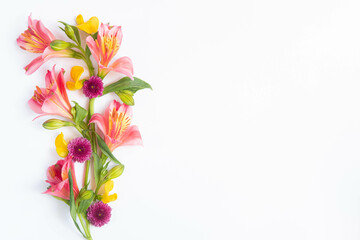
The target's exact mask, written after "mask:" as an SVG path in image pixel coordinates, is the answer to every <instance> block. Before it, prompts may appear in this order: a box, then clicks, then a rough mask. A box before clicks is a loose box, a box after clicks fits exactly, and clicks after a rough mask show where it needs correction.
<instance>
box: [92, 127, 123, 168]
mask: <svg viewBox="0 0 360 240" xmlns="http://www.w3.org/2000/svg"><path fill="white" fill-rule="evenodd" d="M96 137H97V140H98V145H99V147H100V149H101V151H102V152H103V153H104V154H105V155H106V156H107V157H108V158H110V159H111V160H112V161H113V162H114V163H116V164H121V163H120V162H119V161H118V160H117V159H116V157H115V156H114V155H113V154H112V152H111V151H110V149H109V147H108V146H107V145H106V143H105V141H104V140H103V139H102V138H101V137H100V136H99V135H98V134H97V133H96Z"/></svg>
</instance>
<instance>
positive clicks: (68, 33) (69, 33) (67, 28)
mask: <svg viewBox="0 0 360 240" xmlns="http://www.w3.org/2000/svg"><path fill="white" fill-rule="evenodd" d="M65 34H66V36H68V37H69V38H70V39H71V40H73V41H76V40H75V39H76V38H75V33H74V29H73V28H72V27H70V25H68V24H66V25H65Z"/></svg>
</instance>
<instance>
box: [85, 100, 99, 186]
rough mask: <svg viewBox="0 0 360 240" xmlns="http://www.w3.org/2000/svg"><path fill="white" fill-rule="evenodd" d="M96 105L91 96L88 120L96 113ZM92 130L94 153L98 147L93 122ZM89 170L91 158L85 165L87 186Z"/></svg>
mask: <svg viewBox="0 0 360 240" xmlns="http://www.w3.org/2000/svg"><path fill="white" fill-rule="evenodd" d="M94 105H95V98H91V99H90V100H89V115H88V122H89V120H90V118H91V116H92V115H93V114H94ZM90 130H92V132H91V133H90V138H91V148H92V150H93V151H94V153H97V149H96V147H97V146H96V140H95V134H94V132H93V131H95V126H94V124H93V123H92V124H91V125H90ZM89 171H90V160H87V161H86V165H85V178H84V185H85V186H86V184H87V182H88V178H89Z"/></svg>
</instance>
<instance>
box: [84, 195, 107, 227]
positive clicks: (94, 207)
mask: <svg viewBox="0 0 360 240" xmlns="http://www.w3.org/2000/svg"><path fill="white" fill-rule="evenodd" d="M86 216H87V219H88V220H89V222H90V223H91V224H92V225H94V226H96V227H101V226H103V225H105V224H107V223H108V222H109V221H110V217H111V207H110V206H109V205H107V204H106V203H103V202H102V201H98V202H96V203H93V204H91V206H90V207H89V208H88V210H87V214H86Z"/></svg>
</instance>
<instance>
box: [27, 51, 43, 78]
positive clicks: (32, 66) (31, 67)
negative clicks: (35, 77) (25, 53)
mask: <svg viewBox="0 0 360 240" xmlns="http://www.w3.org/2000/svg"><path fill="white" fill-rule="evenodd" d="M44 62H45V60H44V59H43V58H42V56H39V57H37V58H35V59H34V60H32V61H31V62H30V63H29V64H28V65H26V66H25V67H24V69H25V71H26V75H30V74H33V73H34V72H35V71H36V70H38V68H39V67H41V65H43V64H44Z"/></svg>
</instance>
